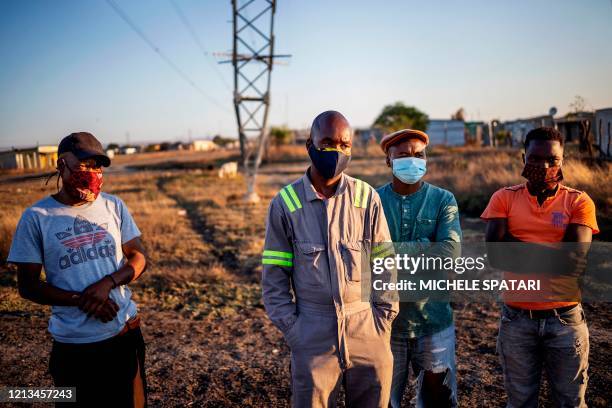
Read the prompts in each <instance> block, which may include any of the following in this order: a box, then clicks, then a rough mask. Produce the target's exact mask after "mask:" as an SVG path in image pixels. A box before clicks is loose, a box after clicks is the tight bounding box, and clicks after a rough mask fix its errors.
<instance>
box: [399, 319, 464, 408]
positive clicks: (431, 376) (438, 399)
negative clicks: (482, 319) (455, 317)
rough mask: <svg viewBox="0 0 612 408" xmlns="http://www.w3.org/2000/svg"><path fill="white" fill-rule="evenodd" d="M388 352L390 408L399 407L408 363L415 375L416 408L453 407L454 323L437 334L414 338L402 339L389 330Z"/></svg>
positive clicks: (455, 390)
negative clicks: (390, 378) (390, 363)
mask: <svg viewBox="0 0 612 408" xmlns="http://www.w3.org/2000/svg"><path fill="white" fill-rule="evenodd" d="M391 351H392V352H393V380H392V383H391V404H390V405H391V407H393V408H399V407H400V404H401V402H402V398H403V396H404V391H405V389H406V384H407V383H408V376H409V371H410V365H412V370H413V371H414V374H415V377H416V391H415V392H416V398H415V401H416V406H417V408H421V407H430V406H431V407H433V406H435V407H445V406H447V407H456V406H457V368H456V364H455V325H454V324H452V325H450V326H449V327H447V328H446V329H444V330H442V331H440V332H438V333H434V334H431V335H426V336H421V337H418V338H402V337H400V336H394V335H393V333H392V335H391Z"/></svg>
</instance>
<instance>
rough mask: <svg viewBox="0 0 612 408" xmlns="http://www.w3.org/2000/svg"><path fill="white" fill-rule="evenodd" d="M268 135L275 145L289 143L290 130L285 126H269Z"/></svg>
mask: <svg viewBox="0 0 612 408" xmlns="http://www.w3.org/2000/svg"><path fill="white" fill-rule="evenodd" d="M270 136H271V137H272V140H273V141H274V144H275V145H277V146H278V145H282V144H289V143H291V137H292V136H293V135H292V132H291V130H289V129H288V128H286V127H285V126H282V127H276V126H272V127H271V128H270Z"/></svg>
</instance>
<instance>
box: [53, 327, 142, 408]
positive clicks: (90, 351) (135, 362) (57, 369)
mask: <svg viewBox="0 0 612 408" xmlns="http://www.w3.org/2000/svg"><path fill="white" fill-rule="evenodd" d="M144 357H145V344H144V339H143V337H142V332H141V331H140V328H138V327H137V328H135V329H131V330H128V331H127V332H126V333H124V334H122V335H118V336H115V337H112V338H110V339H107V340H103V341H100V342H96V343H86V344H74V343H60V342H58V341H55V340H54V341H53V348H52V349H51V358H50V360H49V371H50V373H51V376H52V377H53V382H54V384H55V386H56V387H76V399H77V402H76V404H75V403H66V404H65V405H64V404H56V406H67V407H72V408H75V407H99V406H105V407H133V406H134V405H141V406H142V404H135V403H134V401H135V400H136V401H142V400H143V398H144V406H146V400H147V398H146V396H147V392H146V390H147V386H146V379H145V370H144ZM140 379H141V381H140Z"/></svg>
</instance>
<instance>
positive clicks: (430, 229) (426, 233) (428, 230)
mask: <svg viewBox="0 0 612 408" xmlns="http://www.w3.org/2000/svg"><path fill="white" fill-rule="evenodd" d="M435 235H436V220H432V219H429V218H417V219H416V238H417V239H418V238H427V239H428V240H430V241H434V238H435Z"/></svg>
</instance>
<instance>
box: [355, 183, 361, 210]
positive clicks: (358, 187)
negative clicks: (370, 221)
mask: <svg viewBox="0 0 612 408" xmlns="http://www.w3.org/2000/svg"><path fill="white" fill-rule="evenodd" d="M361 184H363V182H362V181H361V180H357V185H356V187H355V207H361V201H360V200H361V187H362V186H361Z"/></svg>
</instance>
